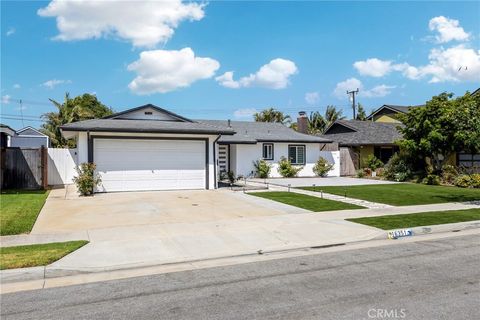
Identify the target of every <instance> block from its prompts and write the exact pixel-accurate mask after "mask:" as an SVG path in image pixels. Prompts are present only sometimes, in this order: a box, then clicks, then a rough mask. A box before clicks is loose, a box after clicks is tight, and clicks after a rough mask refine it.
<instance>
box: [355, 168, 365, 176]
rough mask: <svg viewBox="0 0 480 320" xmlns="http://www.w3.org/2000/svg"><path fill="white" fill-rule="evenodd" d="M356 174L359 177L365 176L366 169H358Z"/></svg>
mask: <svg viewBox="0 0 480 320" xmlns="http://www.w3.org/2000/svg"><path fill="white" fill-rule="evenodd" d="M356 176H357V178H364V177H365V171H363V169H358V170H357V174H356Z"/></svg>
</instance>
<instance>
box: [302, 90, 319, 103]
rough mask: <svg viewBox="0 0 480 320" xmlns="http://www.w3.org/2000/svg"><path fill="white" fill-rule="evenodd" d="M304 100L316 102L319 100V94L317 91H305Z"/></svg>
mask: <svg viewBox="0 0 480 320" xmlns="http://www.w3.org/2000/svg"><path fill="white" fill-rule="evenodd" d="M305 101H306V102H307V103H308V104H316V103H318V101H320V95H319V94H318V92H307V93H305Z"/></svg>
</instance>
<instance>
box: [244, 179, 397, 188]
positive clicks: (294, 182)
mask: <svg viewBox="0 0 480 320" xmlns="http://www.w3.org/2000/svg"><path fill="white" fill-rule="evenodd" d="M249 181H254V182H260V183H264V182H268V183H270V184H272V185H280V186H288V185H289V184H290V186H291V187H306V186H311V185H313V184H315V185H316V186H358V185H371V184H390V183H398V182H393V181H385V180H373V179H359V178H349V177H325V178H320V177H312V178H269V179H250V180H249Z"/></svg>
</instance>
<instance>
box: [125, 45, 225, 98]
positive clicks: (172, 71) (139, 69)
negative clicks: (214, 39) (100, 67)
mask: <svg viewBox="0 0 480 320" xmlns="http://www.w3.org/2000/svg"><path fill="white" fill-rule="evenodd" d="M218 68H220V63H219V62H218V61H217V60H214V59H211V58H200V57H195V53H194V52H193V50H192V49H191V48H183V49H181V50H171V51H169V50H151V51H143V52H141V53H140V59H139V60H137V61H135V62H133V63H131V64H130V65H129V66H128V70H129V71H134V72H135V73H136V74H137V76H136V77H135V79H133V80H132V82H130V84H129V85H128V87H129V88H130V90H132V91H133V92H135V93H137V94H151V93H156V92H160V93H165V92H169V91H173V90H175V89H177V88H183V87H188V86H190V85H191V84H192V83H194V82H195V81H197V80H201V79H208V78H211V77H213V76H214V74H215V72H216V71H217V70H218Z"/></svg>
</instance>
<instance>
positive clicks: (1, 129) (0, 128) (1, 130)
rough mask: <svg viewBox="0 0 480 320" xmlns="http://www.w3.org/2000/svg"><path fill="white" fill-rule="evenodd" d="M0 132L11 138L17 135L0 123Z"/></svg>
mask: <svg viewBox="0 0 480 320" xmlns="http://www.w3.org/2000/svg"><path fill="white" fill-rule="evenodd" d="M0 132H2V133H5V134H7V135H9V136H13V135H15V130H13V129H12V128H10V127H9V126H7V125H6V124H3V123H0Z"/></svg>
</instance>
